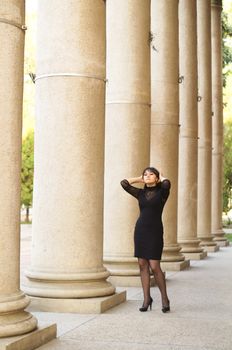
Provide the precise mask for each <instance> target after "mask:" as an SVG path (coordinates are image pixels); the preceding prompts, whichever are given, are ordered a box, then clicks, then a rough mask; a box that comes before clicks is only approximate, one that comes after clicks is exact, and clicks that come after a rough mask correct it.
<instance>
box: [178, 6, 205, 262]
mask: <svg viewBox="0 0 232 350" xmlns="http://www.w3.org/2000/svg"><path fill="white" fill-rule="evenodd" d="M179 49H180V51H179V59H180V63H179V67H180V76H181V77H180V89H179V93H180V136H179V183H178V243H179V244H180V245H181V247H182V250H181V252H182V253H183V254H184V255H185V257H187V258H191V259H201V258H203V257H204V256H205V255H206V253H205V252H203V249H202V248H201V247H200V246H199V243H200V240H199V239H198V238H197V148H198V144H197V137H198V122H197V118H198V114H197V8H196V0H188V1H186V0H180V1H179Z"/></svg>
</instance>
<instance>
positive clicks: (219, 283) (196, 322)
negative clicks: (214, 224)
mask: <svg viewBox="0 0 232 350" xmlns="http://www.w3.org/2000/svg"><path fill="white" fill-rule="evenodd" d="M231 258H232V251H231V247H230V248H223V249H222V250H221V251H220V252H218V254H217V255H215V254H209V257H208V258H206V259H204V260H200V261H194V262H193V265H192V268H191V269H186V270H184V271H181V272H172V273H169V275H168V278H167V284H168V288H169V294H170V300H171V312H170V313H169V314H163V313H162V312H161V308H160V297H159V292H158V290H157V289H156V288H154V290H152V297H153V299H154V307H153V309H152V311H151V312H150V311H149V312H146V313H140V312H139V311H138V308H139V307H140V306H141V303H142V291H141V289H140V291H139V289H138V288H127V290H128V291H129V293H128V295H129V294H130V295H131V296H130V299H129V300H128V301H127V303H124V304H121V305H119V306H118V307H116V308H114V309H111V310H109V311H107V312H106V313H105V314H102V315H97V316H95V317H94V316H92V317H91V315H89V316H88V317H89V318H88V319H87V318H86V317H85V316H84V315H76V316H75V317H76V320H75V319H74V315H73V314H65V315H61V316H62V317H63V318H62V317H61V316H60V317H59V314H58V315H57V318H58V330H59V325H60V327H62V324H65V323H66V322H67V319H68V318H70V319H71V320H72V324H70V325H69V331H68V328H66V331H65V333H62V334H61V335H60V337H59V338H58V339H57V340H54V341H52V342H50V343H49V344H48V345H45V346H43V347H41V348H39V349H41V350H47V349H49V350H60V349H62V350H63V349H65V350H73V349H75V350H76V349H79V348H80V349H84V350H89V349H92V350H100V349H103V350H107V349H118V350H120V349H125V350H126V349H133V350H137V349H138V350H142V349H147V350H148V349H151V350H160V349H165V350H173V349H174V350H186V349H188V350H197V349H203V350H230V348H231V342H232V336H231V326H232V321H231V312H230V306H232V305H231V293H230V289H231V287H232V286H231V281H232V278H231V277H232V276H231V269H230V265H229V262H230V260H231ZM215 276H217V277H216V278H215ZM196 280H197V283H196ZM225 281H226V283H225ZM209 285H211V286H214V288H211V289H209ZM199 289H200V292H199ZM132 295H133V297H132ZM64 316H65V317H64ZM37 317H38V318H40V317H41V316H40V314H39V313H38V314H37ZM78 317H80V318H79V320H80V322H78ZM47 318H48V319H51V320H52V319H54V314H50V313H48V314H47Z"/></svg>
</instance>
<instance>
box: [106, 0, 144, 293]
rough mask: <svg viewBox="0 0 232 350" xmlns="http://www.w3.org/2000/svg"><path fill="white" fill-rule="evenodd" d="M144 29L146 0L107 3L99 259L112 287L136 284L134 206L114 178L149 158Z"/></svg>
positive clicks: (127, 173) (138, 169)
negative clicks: (103, 165) (102, 184)
mask: <svg viewBox="0 0 232 350" xmlns="http://www.w3.org/2000/svg"><path fill="white" fill-rule="evenodd" d="M135 19H136V21H135ZM149 31H150V0H143V1H140V0H117V1H115V0H108V1H107V79H108V82H107V89H106V91H107V95H106V96H107V98H106V141H105V206H104V207H105V212H104V262H105V264H106V266H107V267H108V269H109V270H110V273H111V280H112V281H113V282H114V283H115V284H116V285H130V286H131V285H137V284H138V283H139V285H140V284H141V282H140V278H139V277H138V276H139V269H138V263H137V259H135V258H134V257H133V256H134V239H133V231H134V226H135V222H136V218H137V216H138V204H137V201H136V200H135V199H134V198H132V197H131V196H130V195H128V194H127V193H125V192H124V191H123V190H122V188H121V186H120V180H122V179H124V178H126V177H133V176H139V175H140V174H141V173H142V171H143V169H144V168H145V167H146V166H148V165H149V160H150V158H149V157H150V155H149V149H150V43H149Z"/></svg>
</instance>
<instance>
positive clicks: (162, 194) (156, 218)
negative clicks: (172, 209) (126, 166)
mask: <svg viewBox="0 0 232 350" xmlns="http://www.w3.org/2000/svg"><path fill="white" fill-rule="evenodd" d="M121 185H122V187H123V188H124V190H125V191H127V192H128V193H130V194H131V195H132V196H134V197H135V198H137V199H138V202H139V209H140V215H139V218H138V220H137V222H136V225H135V231H134V243H135V254H134V255H135V257H137V258H143V259H152V260H161V255H162V251H163V223H162V212H163V208H164V205H165V203H166V201H167V199H168V196H169V191H170V187H171V184H170V181H169V180H167V179H165V180H164V181H162V182H159V183H158V184H157V185H156V186H154V187H145V188H144V189H139V188H136V187H134V186H131V185H130V184H129V182H128V181H127V180H122V181H121Z"/></svg>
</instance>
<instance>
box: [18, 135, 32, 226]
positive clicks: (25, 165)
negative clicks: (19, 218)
mask: <svg viewBox="0 0 232 350" xmlns="http://www.w3.org/2000/svg"><path fill="white" fill-rule="evenodd" d="M33 175H34V133H33V132H32V131H30V132H29V133H28V134H27V136H26V137H25V138H24V140H23V143H22V168H21V205H24V206H25V208H26V219H25V221H26V222H29V211H30V208H31V206H32V195H33Z"/></svg>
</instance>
